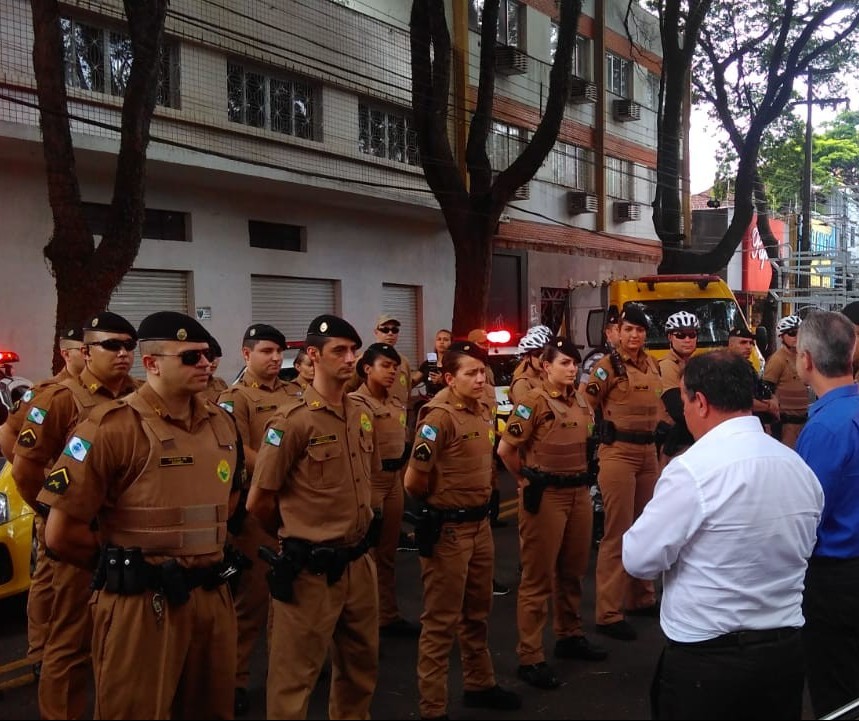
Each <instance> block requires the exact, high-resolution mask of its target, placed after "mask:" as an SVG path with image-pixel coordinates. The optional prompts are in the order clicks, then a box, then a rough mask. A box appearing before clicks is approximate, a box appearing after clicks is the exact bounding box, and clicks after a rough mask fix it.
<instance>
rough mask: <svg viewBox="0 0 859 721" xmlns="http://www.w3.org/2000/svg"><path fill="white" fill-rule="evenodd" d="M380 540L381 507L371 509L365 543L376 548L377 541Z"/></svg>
mask: <svg viewBox="0 0 859 721" xmlns="http://www.w3.org/2000/svg"><path fill="white" fill-rule="evenodd" d="M380 540H382V509H381V508H374V509H373V520H372V521H370V527H369V528H368V529H367V545H368V546H369V547H370V548H376V547H377V546H378V545H379V541H380Z"/></svg>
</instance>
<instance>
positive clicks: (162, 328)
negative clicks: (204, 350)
mask: <svg viewBox="0 0 859 721" xmlns="http://www.w3.org/2000/svg"><path fill="white" fill-rule="evenodd" d="M137 333H138V335H139V336H140V340H179V341H188V342H190V343H211V339H212V336H211V335H209V331H207V330H206V329H205V328H204V327H203V326H201V325H200V324H199V323H198V322H197V320H196V319H195V318H192V317H191V316H189V315H185V314H184V313H177V312H175V311H172V310H161V311H158V312H157V313H153V314H152V315H148V316H146V317H145V318H144V319H143V320H142V321H141V322H140V328H139V329H138V331H137Z"/></svg>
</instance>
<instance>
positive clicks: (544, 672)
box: [516, 661, 561, 689]
mask: <svg viewBox="0 0 859 721" xmlns="http://www.w3.org/2000/svg"><path fill="white" fill-rule="evenodd" d="M516 675H517V676H518V677H519V678H521V679H522V680H523V681H524V682H525V683H527V684H530V685H531V686H533V687H534V688H545V689H550V688H558V686H560V685H561V682H560V681H558V677H557V676H555V672H554V671H553V670H552V667H551V666H549V664H547V663H546V662H545V661H540V663H531V664H528V665H527V666H520V667H519V668H518V669H516Z"/></svg>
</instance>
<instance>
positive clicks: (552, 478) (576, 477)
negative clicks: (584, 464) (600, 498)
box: [543, 473, 593, 488]
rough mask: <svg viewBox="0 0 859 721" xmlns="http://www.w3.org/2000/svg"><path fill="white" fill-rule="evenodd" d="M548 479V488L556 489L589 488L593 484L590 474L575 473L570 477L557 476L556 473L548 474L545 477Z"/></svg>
mask: <svg viewBox="0 0 859 721" xmlns="http://www.w3.org/2000/svg"><path fill="white" fill-rule="evenodd" d="M543 477H544V478H545V479H546V485H547V486H554V487H555V488H576V487H578V486H589V485H591V483H592V482H593V479H592V478H591V476H590V474H588V473H574V474H572V475H568V476H560V475H555V474H554V473H546V474H544V476H543Z"/></svg>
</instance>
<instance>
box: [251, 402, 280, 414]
mask: <svg viewBox="0 0 859 721" xmlns="http://www.w3.org/2000/svg"><path fill="white" fill-rule="evenodd" d="M275 408H277V405H276V404H274V403H272V404H271V405H268V406H257V408H256V411H257V413H265V412H266V411H273V410H274V409H275Z"/></svg>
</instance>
